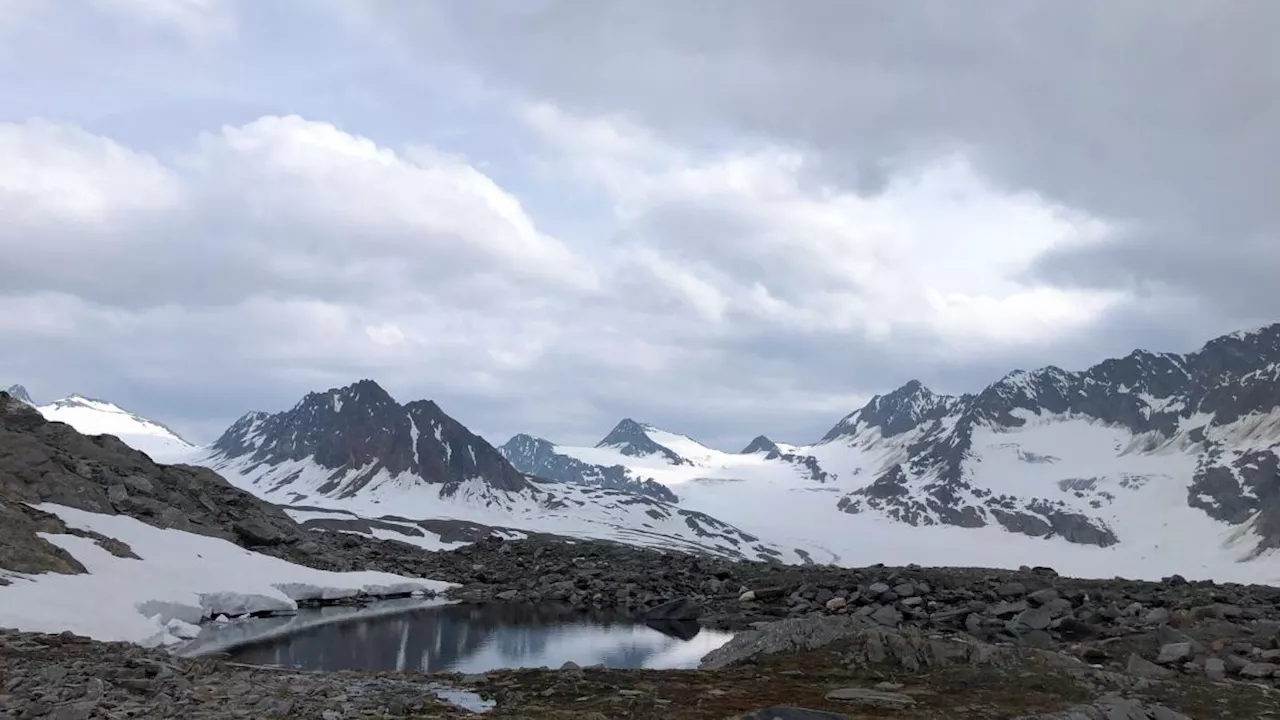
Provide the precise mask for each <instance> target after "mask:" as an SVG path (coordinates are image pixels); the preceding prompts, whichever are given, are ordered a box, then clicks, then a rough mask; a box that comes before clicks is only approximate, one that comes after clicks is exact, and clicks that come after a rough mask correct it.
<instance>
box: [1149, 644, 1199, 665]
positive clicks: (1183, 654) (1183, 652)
mask: <svg viewBox="0 0 1280 720" xmlns="http://www.w3.org/2000/svg"><path fill="white" fill-rule="evenodd" d="M1193 654H1194V651H1193V650H1192V646H1191V643H1189V642H1178V643H1169V644H1168V645H1165V646H1163V647H1161V648H1160V655H1159V657H1157V658H1156V662H1157V663H1159V664H1161V665H1173V664H1175V663H1182V662H1186V661H1188V660H1190V659H1191V656H1192V655H1193Z"/></svg>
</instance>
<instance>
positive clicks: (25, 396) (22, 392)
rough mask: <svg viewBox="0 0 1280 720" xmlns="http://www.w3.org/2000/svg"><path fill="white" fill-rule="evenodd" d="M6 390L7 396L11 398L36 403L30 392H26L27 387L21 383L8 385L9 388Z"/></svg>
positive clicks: (30, 403) (29, 403)
mask: <svg viewBox="0 0 1280 720" xmlns="http://www.w3.org/2000/svg"><path fill="white" fill-rule="evenodd" d="M6 392H8V393H9V397H11V398H13V399H14V400H19V401H21V402H24V403H26V404H28V405H35V404H36V403H35V401H34V400H32V399H31V393H28V392H27V389H26V388H24V387H22V386H21V385H10V386H9V389H8V390H7V391H6Z"/></svg>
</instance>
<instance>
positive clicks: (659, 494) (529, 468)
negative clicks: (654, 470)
mask: <svg viewBox="0 0 1280 720" xmlns="http://www.w3.org/2000/svg"><path fill="white" fill-rule="evenodd" d="M498 451H499V452H501V453H502V456H503V457H505V458H506V459H507V461H508V462H510V463H511V465H512V466H513V467H515V468H516V469H517V470H519V471H520V472H523V473H527V474H529V475H536V476H538V477H542V478H547V479H548V480H555V481H557V482H567V483H575V484H578V485H591V486H595V487H603V488H609V489H611V490H624V491H626V492H633V493H637V494H639V495H645V496H648V497H651V498H655V499H658V500H665V501H666V502H671V503H674V502H678V501H679V498H678V497H677V496H676V494H675V493H674V492H672V491H671V490H670V488H668V487H667V486H665V485H662V484H661V483H658V482H657V481H655V480H653V479H651V478H639V477H635V476H634V475H632V474H631V473H630V472H629V471H628V470H627V468H625V467H623V466H621V465H611V466H605V465H593V464H591V463H587V462H583V461H582V460H579V459H578V458H575V457H570V456H568V455H562V454H560V453H558V452H556V446H555V445H553V444H551V442H550V441H547V440H543V439H542V438H537V437H533V436H532V435H525V434H520V435H516V436H514V437H512V438H511V439H510V440H508V441H507V442H506V444H504V445H503V446H502V447H500V448H498Z"/></svg>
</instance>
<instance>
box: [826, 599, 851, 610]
mask: <svg viewBox="0 0 1280 720" xmlns="http://www.w3.org/2000/svg"><path fill="white" fill-rule="evenodd" d="M848 604H849V601H847V600H845V599H844V598H842V597H833V598H831V599H830V600H828V601H827V604H826V607H827V611H828V612H836V611H838V610H840V609H842V608H844V607H845V606H846V605H848Z"/></svg>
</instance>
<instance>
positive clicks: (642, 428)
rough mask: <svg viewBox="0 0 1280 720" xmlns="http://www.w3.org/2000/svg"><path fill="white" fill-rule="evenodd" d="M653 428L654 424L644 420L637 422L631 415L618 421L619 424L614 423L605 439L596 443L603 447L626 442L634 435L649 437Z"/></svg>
mask: <svg viewBox="0 0 1280 720" xmlns="http://www.w3.org/2000/svg"><path fill="white" fill-rule="evenodd" d="M652 428H653V426H652V425H648V424H646V423H642V422H637V421H635V420H632V419H631V418H629V417H625V418H622V419H621V420H619V421H618V424H617V425H614V426H613V429H612V430H610V431H609V433H608V434H607V435H605V436H604V439H602V440H601V441H600V442H598V443H596V447H603V446H605V445H613V444H616V443H619V442H624V441H626V440H627V439H628V438H632V437H644V438H646V439H647V438H648V431H649V430H651V429H652Z"/></svg>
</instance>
